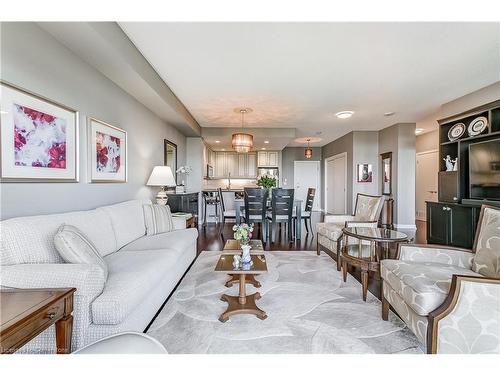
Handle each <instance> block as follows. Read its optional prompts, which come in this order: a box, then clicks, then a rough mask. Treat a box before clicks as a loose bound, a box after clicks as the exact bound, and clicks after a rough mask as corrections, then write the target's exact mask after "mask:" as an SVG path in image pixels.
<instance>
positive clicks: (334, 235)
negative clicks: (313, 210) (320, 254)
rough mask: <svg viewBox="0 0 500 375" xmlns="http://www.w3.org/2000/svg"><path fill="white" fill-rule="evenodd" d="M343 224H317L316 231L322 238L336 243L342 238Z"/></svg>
mask: <svg viewBox="0 0 500 375" xmlns="http://www.w3.org/2000/svg"><path fill="white" fill-rule="evenodd" d="M344 227H345V223H317V224H316V230H317V232H318V233H319V234H321V235H322V236H325V237H326V238H328V239H330V240H332V241H337V240H338V239H339V238H340V237H341V236H342V229H343V228H344Z"/></svg>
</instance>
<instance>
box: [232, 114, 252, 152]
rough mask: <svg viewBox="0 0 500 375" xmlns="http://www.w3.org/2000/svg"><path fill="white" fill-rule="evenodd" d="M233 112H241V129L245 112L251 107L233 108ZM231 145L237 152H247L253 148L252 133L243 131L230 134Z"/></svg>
mask: <svg viewBox="0 0 500 375" xmlns="http://www.w3.org/2000/svg"><path fill="white" fill-rule="evenodd" d="M234 111H235V112H239V113H241V129H243V128H244V126H245V114H247V113H250V112H252V109H251V108H235V109H234ZM231 144H232V147H233V149H234V151H236V152H239V153H246V152H249V151H250V150H251V149H252V148H253V135H251V134H248V133H244V132H243V131H241V132H240V133H234V134H233V136H232V142H231Z"/></svg>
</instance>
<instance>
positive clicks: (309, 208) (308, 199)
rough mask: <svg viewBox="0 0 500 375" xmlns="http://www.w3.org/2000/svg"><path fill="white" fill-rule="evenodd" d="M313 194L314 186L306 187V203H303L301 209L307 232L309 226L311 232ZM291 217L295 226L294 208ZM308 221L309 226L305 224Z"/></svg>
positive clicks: (314, 193) (295, 214)
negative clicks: (303, 205) (302, 208)
mask: <svg viewBox="0 0 500 375" xmlns="http://www.w3.org/2000/svg"><path fill="white" fill-rule="evenodd" d="M315 195H316V189H315V188H309V189H307V197H306V204H305V207H304V210H303V211H302V219H303V220H304V224H305V226H306V232H307V233H309V228H311V233H312V224H311V214H312V208H313V205H314V197H315ZM292 217H293V227H294V228H295V221H296V220H297V213H296V212H295V210H293V215H292ZM308 222H309V227H308V226H307V223H308Z"/></svg>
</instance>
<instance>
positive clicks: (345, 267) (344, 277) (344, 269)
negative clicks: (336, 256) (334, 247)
mask: <svg viewBox="0 0 500 375" xmlns="http://www.w3.org/2000/svg"><path fill="white" fill-rule="evenodd" d="M342 278H343V279H344V283H345V282H346V281H347V262H346V261H343V262H342Z"/></svg>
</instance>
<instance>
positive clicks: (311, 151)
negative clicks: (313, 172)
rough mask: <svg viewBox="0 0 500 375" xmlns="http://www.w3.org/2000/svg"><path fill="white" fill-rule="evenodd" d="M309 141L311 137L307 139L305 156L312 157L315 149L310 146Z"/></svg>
mask: <svg viewBox="0 0 500 375" xmlns="http://www.w3.org/2000/svg"><path fill="white" fill-rule="evenodd" d="M309 142H311V140H310V139H308V140H307V148H306V149H305V151H304V156H305V157H306V159H311V158H312V156H313V150H312V148H310V147H309Z"/></svg>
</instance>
